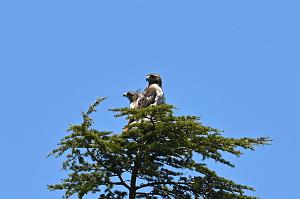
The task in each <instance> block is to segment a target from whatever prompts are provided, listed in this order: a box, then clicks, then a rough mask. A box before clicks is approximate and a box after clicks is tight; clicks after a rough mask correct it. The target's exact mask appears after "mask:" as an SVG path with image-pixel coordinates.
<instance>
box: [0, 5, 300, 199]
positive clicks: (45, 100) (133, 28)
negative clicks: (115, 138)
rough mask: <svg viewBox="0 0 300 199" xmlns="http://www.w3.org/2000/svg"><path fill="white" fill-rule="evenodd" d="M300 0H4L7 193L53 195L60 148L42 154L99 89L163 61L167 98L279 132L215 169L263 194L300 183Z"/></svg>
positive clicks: (0, 40) (228, 125)
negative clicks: (55, 155)
mask: <svg viewBox="0 0 300 199" xmlns="http://www.w3.org/2000/svg"><path fill="white" fill-rule="evenodd" d="M299 6H300V2H299V1H296V0H294V1H293V0H285V1H271V0H266V1H259V0H251V1H250V0H246V1H233V0H228V1H199V0H190V1H179V0H164V1H161V0H160V1H158V0H151V1H150V0H148V1H146V0H135V1H133V0H128V1H121V0H119V1H116V0H110V1H101V0H97V1H96V0H89V1H78V0H72V1H71V0H64V1H58V0H51V1H37V0H27V1H20V0H13V1H1V2H0V28H1V29H0V30H1V31H0V55H1V59H0V76H1V78H0V88H1V98H0V121H1V140H2V142H1V145H0V150H1V152H2V157H1V159H2V160H1V164H0V172H1V181H0V187H1V188H0V189H1V198H10V199H17V198H26V199H39V198H43V199H52V198H59V197H60V196H61V195H62V193H61V192H49V191H48V190H47V188H46V185H47V184H51V183H56V182H58V181H59V179H61V178H63V176H64V174H63V173H62V172H61V171H60V170H59V169H60V163H61V160H60V159H54V158H50V159H46V158H45V156H46V155H47V154H48V153H49V152H50V151H51V150H52V149H53V148H55V147H56V143H58V141H59V139H60V138H62V137H63V136H64V135H66V133H65V131H66V129H67V128H68V126H69V124H72V123H77V122H80V121H81V117H80V111H84V110H86V108H87V106H88V105H89V104H90V103H91V102H93V101H94V100H95V99H96V97H97V96H108V97H109V99H108V100H106V101H105V102H104V103H103V104H102V106H100V107H99V111H98V112H97V113H96V114H94V115H93V116H94V118H95V120H96V124H95V125H96V126H97V127H98V128H101V129H106V130H114V131H119V130H120V129H121V127H122V124H125V121H123V120H122V119H114V118H113V117H112V115H113V114H112V113H108V112H107V111H106V110H107V109H108V108H113V107H124V106H127V101H126V100H125V99H124V98H123V97H122V93H124V92H125V91H127V90H135V89H139V88H141V89H143V88H144V87H145V86H146V82H145V75H146V74H147V73H150V72H155V73H160V74H161V76H162V77H163V81H164V85H163V86H164V90H165V93H166V97H167V102H168V103H170V104H174V105H176V106H177V107H178V108H179V110H178V111H177V112H176V113H177V114H193V115H199V116H201V117H202V122H203V123H204V124H206V125H210V126H213V127H216V128H219V129H223V130H225V133H224V135H225V136H228V137H243V136H249V137H259V136H270V137H272V138H273V139H274V142H273V144H272V145H271V146H266V147H260V148H258V150H257V151H255V152H247V153H246V154H245V156H242V157H241V158H233V157H231V156H229V158H230V159H231V160H232V161H233V162H234V163H235V165H236V168H234V169H232V168H228V167H225V166H222V165H218V164H217V165H215V164H212V167H213V168H215V169H216V170H217V171H218V173H219V174H220V175H222V176H224V177H227V178H230V179H233V180H235V181H236V182H239V183H242V184H247V185H251V186H253V187H255V188H256V190H257V191H256V192H255V193H254V195H256V196H260V197H261V198H262V199H269V198H272V199H282V198H295V196H297V193H295V191H296V190H297V189H298V188H299V187H298V185H299V181H298V179H299V177H300V174H299V166H300V161H299V148H298V144H299V139H300V136H299V132H298V129H299V127H298V126H299V124H300V106H299V101H300V93H299V90H300V65H299V64H300V56H299V53H300V12H299Z"/></svg>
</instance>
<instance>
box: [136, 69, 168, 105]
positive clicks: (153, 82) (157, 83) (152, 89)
mask: <svg viewBox="0 0 300 199" xmlns="http://www.w3.org/2000/svg"><path fill="white" fill-rule="evenodd" d="M146 81H147V82H148V86H147V87H146V89H145V90H144V92H143V93H142V94H141V95H140V97H139V99H138V107H139V108H144V107H147V106H155V105H159V104H165V96H164V92H163V89H162V80H161V77H160V75H158V74H154V73H150V74H148V75H147V76H146Z"/></svg>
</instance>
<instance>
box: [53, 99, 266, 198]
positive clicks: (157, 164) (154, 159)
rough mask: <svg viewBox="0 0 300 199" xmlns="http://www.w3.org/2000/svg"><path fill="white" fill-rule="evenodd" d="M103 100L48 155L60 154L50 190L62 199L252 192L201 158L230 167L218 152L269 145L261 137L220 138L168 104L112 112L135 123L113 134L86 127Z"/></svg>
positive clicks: (216, 195) (232, 195)
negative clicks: (58, 175)
mask: <svg viewBox="0 0 300 199" xmlns="http://www.w3.org/2000/svg"><path fill="white" fill-rule="evenodd" d="M104 99H105V98H100V99H98V100H97V101H96V102H95V103H94V104H92V105H91V106H90V107H89V109H88V111H87V112H86V113H82V116H83V122H82V123H81V124H78V125H71V126H70V129H69V132H71V133H70V134H69V135H67V136H65V137H64V138H63V139H62V140H61V141H60V142H59V144H58V148H56V149H55V150H53V151H52V153H50V154H49V156H54V157H59V156H62V155H63V154H64V155H66V156H65V157H66V160H65V161H64V162H63V166H62V168H63V169H64V170H66V171H68V177H66V178H65V179H63V180H62V181H61V182H60V183H59V184H55V185H48V188H49V189H50V190H64V191H65V194H64V197H65V198H69V197H70V196H72V195H74V194H77V195H78V198H83V196H84V195H85V194H87V193H98V194H99V198H103V199H104V198H111V199H112V198H129V199H134V198H182V199H184V198H187V199H188V198H203V199H204V198H205V199H218V198H219V199H229V198H232V199H250V198H254V197H251V196H247V195H246V194H245V193H244V191H246V190H254V189H253V188H251V187H249V186H245V185H240V184H237V183H235V182H233V181H231V180H229V179H225V178H223V177H220V176H218V175H217V174H216V172H215V171H213V170H211V169H209V168H208V167H207V165H206V164H205V159H213V160H215V161H217V162H220V163H222V164H225V165H228V166H231V167H233V166H234V165H233V164H232V163H231V162H230V161H228V160H226V159H224V158H223V156H222V155H223V154H224V153H230V154H233V155H236V156H240V155H241V154H242V152H241V149H242V148H243V149H250V150H254V147H255V146H257V145H265V144H268V143H269V142H270V139H269V138H267V137H260V138H255V139H254V138H240V139H235V138H225V137H223V136H222V135H221V131H220V130H218V129H215V128H211V127H207V126H204V125H202V124H201V123H200V121H199V117H197V116H175V115H174V114H173V109H174V108H173V106H171V105H167V104H165V105H158V106H150V107H146V108H142V109H128V108H119V109H112V110H111V111H114V112H116V117H120V116H127V119H134V120H135V121H138V122H134V123H131V124H129V125H128V126H127V129H128V130H126V131H123V132H121V133H118V134H114V133H113V132H108V131H101V130H96V129H94V128H92V124H93V120H92V119H91V117H90V114H91V113H92V112H94V111H96V106H97V105H98V104H99V103H100V102H101V101H103V100H104Z"/></svg>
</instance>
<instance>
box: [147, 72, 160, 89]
mask: <svg viewBox="0 0 300 199" xmlns="http://www.w3.org/2000/svg"><path fill="white" fill-rule="evenodd" d="M146 80H147V81H148V82H149V85H151V84H158V85H159V86H160V87H161V86H162V81H161V78H160V75H159V74H153V73H150V74H148V75H147V77H146Z"/></svg>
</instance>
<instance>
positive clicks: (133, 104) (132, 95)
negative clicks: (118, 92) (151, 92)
mask: <svg viewBox="0 0 300 199" xmlns="http://www.w3.org/2000/svg"><path fill="white" fill-rule="evenodd" d="M139 96H140V93H139V92H138V91H135V92H134V91H129V92H126V93H124V94H123V97H127V99H128V100H129V102H130V105H129V108H137V106H138V103H137V102H138V99H139Z"/></svg>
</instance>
